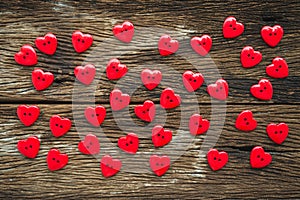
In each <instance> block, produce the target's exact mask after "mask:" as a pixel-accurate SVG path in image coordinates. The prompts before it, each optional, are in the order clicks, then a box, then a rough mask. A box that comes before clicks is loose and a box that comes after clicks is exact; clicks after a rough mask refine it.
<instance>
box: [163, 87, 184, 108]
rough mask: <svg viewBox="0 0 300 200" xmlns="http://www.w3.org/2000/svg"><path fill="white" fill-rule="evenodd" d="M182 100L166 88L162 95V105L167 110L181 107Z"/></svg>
mask: <svg viewBox="0 0 300 200" xmlns="http://www.w3.org/2000/svg"><path fill="white" fill-rule="evenodd" d="M180 103H181V98H180V96H179V95H178V94H175V93H174V91H173V90H172V89H171V88H166V89H164V90H163V91H162V93H161V95H160V105H161V107H162V108H165V109H172V108H176V107H177V106H179V105H180Z"/></svg>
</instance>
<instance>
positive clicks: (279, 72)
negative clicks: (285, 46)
mask: <svg viewBox="0 0 300 200" xmlns="http://www.w3.org/2000/svg"><path fill="white" fill-rule="evenodd" d="M266 73H267V74H268V75H269V76H271V77H273V78H285V77H287V76H288V75H289V67H288V65H287V63H286V61H285V60H284V59H283V58H280V57H276V58H274V59H273V61H272V64H270V65H269V66H267V68H266Z"/></svg>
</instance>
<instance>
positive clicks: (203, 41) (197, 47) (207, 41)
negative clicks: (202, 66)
mask: <svg viewBox="0 0 300 200" xmlns="http://www.w3.org/2000/svg"><path fill="white" fill-rule="evenodd" d="M190 44H191V47H192V48H193V50H194V51H195V52H196V53H197V54H199V55H201V56H206V55H207V54H208V53H209V51H210V49H211V46H212V39H211V37H210V36H209V35H203V36H201V37H193V38H192V39H191V42H190Z"/></svg>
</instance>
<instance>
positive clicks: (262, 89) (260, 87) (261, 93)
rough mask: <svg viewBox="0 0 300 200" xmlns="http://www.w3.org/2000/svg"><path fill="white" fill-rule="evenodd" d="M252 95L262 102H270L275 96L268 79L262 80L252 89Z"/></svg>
mask: <svg viewBox="0 0 300 200" xmlns="http://www.w3.org/2000/svg"><path fill="white" fill-rule="evenodd" d="M250 92H251V94H252V95H253V96H254V97H256V98H258V99H261V100H270V99H272V96H273V87H272V84H271V82H270V81H269V80H268V79H261V80H260V81H259V82H258V84H256V85H253V86H252V87H251V88H250Z"/></svg>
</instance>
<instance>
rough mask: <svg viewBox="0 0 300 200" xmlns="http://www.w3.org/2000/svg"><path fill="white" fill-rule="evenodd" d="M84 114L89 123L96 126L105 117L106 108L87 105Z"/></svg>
mask: <svg viewBox="0 0 300 200" xmlns="http://www.w3.org/2000/svg"><path fill="white" fill-rule="evenodd" d="M84 116H85V118H86V120H87V121H88V122H89V123H90V124H91V125H93V126H95V127H98V126H100V125H101V124H102V122H103V121H104V119H105V117H106V109H105V108H104V107H103V106H96V107H95V108H93V107H87V108H86V109H85V111H84Z"/></svg>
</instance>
